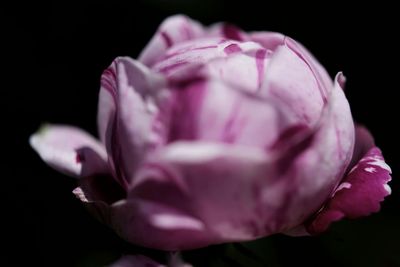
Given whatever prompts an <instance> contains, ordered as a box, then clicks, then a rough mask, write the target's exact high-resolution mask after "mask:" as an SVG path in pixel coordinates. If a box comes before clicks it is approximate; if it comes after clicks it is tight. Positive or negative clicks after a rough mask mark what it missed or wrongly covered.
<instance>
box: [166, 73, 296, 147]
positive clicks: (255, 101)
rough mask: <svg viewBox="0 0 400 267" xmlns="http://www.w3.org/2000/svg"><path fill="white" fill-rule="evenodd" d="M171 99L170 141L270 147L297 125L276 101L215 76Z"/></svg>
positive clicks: (191, 84)
mask: <svg viewBox="0 0 400 267" xmlns="http://www.w3.org/2000/svg"><path fill="white" fill-rule="evenodd" d="M172 100H173V102H172V103H171V104H170V106H169V109H170V110H169V113H170V115H169V117H171V118H173V119H172V120H171V121H172V122H171V123H170V124H169V125H170V129H169V138H168V141H169V142H173V141H178V140H198V141H199V140H201V141H210V142H211V141H212V142H223V143H231V144H237V145H248V146H254V147H261V148H265V149H267V148H268V147H269V146H271V145H272V144H273V143H274V142H275V141H276V140H277V138H278V137H279V135H280V133H282V132H283V130H285V129H287V128H288V127H290V126H292V125H294V124H297V121H296V120H295V118H293V117H290V116H288V115H287V114H286V113H288V112H286V110H284V109H283V108H281V107H279V106H277V105H276V104H275V103H273V102H271V101H268V100H265V99H260V98H258V97H256V96H254V95H250V94H247V93H246V92H244V91H242V90H235V88H232V87H231V86H229V85H227V84H225V83H222V82H220V81H218V80H213V79H211V80H208V81H204V80H199V81H196V82H192V83H190V84H189V85H188V86H187V87H185V88H181V89H180V90H176V91H175V92H174V97H173V98H172ZM166 113H167V112H166ZM267 125H268V126H267Z"/></svg>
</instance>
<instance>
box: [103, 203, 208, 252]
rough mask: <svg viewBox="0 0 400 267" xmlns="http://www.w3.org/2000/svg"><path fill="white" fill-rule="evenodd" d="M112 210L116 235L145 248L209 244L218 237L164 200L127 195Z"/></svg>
mask: <svg viewBox="0 0 400 267" xmlns="http://www.w3.org/2000/svg"><path fill="white" fill-rule="evenodd" d="M110 211H111V215H110V218H111V225H112V227H113V228H114V230H115V231H116V232H117V234H119V235H120V236H121V237H122V238H124V239H125V240H127V241H129V242H132V243H134V244H140V245H141V246H144V247H149V248H153V249H162V250H170V251H176V250H181V249H190V248H195V247H202V246H206V245H208V244H210V243H212V241H213V240H214V239H215V236H214V235H213V234H212V233H210V232H209V231H208V229H206V228H205V226H204V224H203V223H202V222H201V221H200V220H198V218H196V217H193V216H192V215H191V214H189V213H187V212H185V211H183V210H180V209H177V208H172V207H170V206H167V205H165V204H164V203H162V201H159V202H158V203H157V202H154V201H151V200H143V199H137V198H131V199H129V198H128V199H127V200H122V201H120V202H117V203H115V204H113V205H112V207H111V209H110Z"/></svg>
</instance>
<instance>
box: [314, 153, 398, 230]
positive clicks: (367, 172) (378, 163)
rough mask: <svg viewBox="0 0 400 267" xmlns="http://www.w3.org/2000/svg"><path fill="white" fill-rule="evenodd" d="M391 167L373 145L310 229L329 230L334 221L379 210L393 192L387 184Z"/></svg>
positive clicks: (353, 217)
mask: <svg viewBox="0 0 400 267" xmlns="http://www.w3.org/2000/svg"><path fill="white" fill-rule="evenodd" d="M390 174H391V169H390V167H389V166H388V165H387V164H386V163H385V161H384V158H383V156H382V153H381V151H380V150H379V148H377V147H373V148H371V149H370V150H369V151H368V152H367V153H366V154H365V155H364V157H363V158H362V159H361V160H360V161H359V162H358V163H357V165H356V166H354V167H353V169H352V170H351V171H350V172H349V173H348V174H347V176H346V177H345V178H344V179H343V180H342V182H341V184H340V185H339V186H338V187H337V189H336V190H335V192H334V194H333V195H332V196H331V198H330V199H329V200H328V202H327V203H326V205H325V206H324V207H323V208H322V209H321V210H320V211H319V212H318V213H317V215H316V216H315V218H313V220H312V221H311V222H310V223H309V225H308V229H307V230H308V231H309V232H310V233H311V234H317V233H321V232H323V231H325V230H326V229H327V228H328V227H329V225H330V224H331V223H332V222H335V221H338V220H341V219H343V218H349V219H355V218H359V217H363V216H368V215H370V214H371V213H374V212H378V211H379V209H380V202H382V201H383V200H384V198H385V197H386V196H388V195H390V193H391V189H390V187H389V185H388V184H387V183H388V182H389V181H390V180H391V176H390Z"/></svg>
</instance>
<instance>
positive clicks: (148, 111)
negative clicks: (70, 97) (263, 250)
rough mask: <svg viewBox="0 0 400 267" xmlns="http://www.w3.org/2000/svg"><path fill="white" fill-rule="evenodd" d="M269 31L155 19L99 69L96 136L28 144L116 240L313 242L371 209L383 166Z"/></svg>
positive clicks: (160, 243)
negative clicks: (278, 236)
mask: <svg viewBox="0 0 400 267" xmlns="http://www.w3.org/2000/svg"><path fill="white" fill-rule="evenodd" d="M344 82H345V78H344V76H343V75H342V74H340V73H339V74H338V75H337V76H336V78H335V80H334V81H333V82H332V80H331V78H330V77H329V75H328V74H327V72H326V71H325V69H324V68H323V67H322V66H321V65H320V64H319V63H318V62H317V60H316V59H315V58H314V57H313V56H312V55H311V54H310V53H309V52H308V51H307V50H306V49H305V48H304V47H303V46H302V45H301V44H299V43H297V42H296V41H294V40H292V39H290V38H288V37H285V36H283V35H281V34H279V33H271V32H252V33H245V32H243V31H241V30H240V29H237V28H236V27H234V26H231V25H227V24H216V25H212V26H211V27H204V26H202V25H200V24H199V23H197V22H195V21H192V20H190V19H189V18H187V17H185V16H173V17H170V18H168V19H166V20H165V21H164V22H163V23H162V24H161V26H160V28H159V29H158V31H157V32H156V34H155V36H154V37H153V38H152V39H151V41H150V43H149V44H148V45H147V47H146V48H145V49H144V50H143V52H142V53H141V55H140V56H139V59H138V60H134V59H131V58H128V57H121V58H117V59H115V60H114V62H113V63H112V64H111V65H110V67H109V68H108V69H106V70H105V71H104V73H103V76H102V79H101V89H100V97H99V110H98V126H99V139H100V140H99V141H98V140H96V139H95V138H93V137H91V136H90V135H89V134H87V133H85V132H84V131H82V130H80V129H77V128H74V127H70V126H61V125H50V126H47V127H45V128H43V129H42V130H40V131H39V132H38V133H36V134H34V135H33V136H32V137H31V139H30V143H31V145H32V147H33V148H34V149H35V150H36V151H37V152H38V153H39V155H40V156H41V157H42V159H43V160H44V161H46V162H47V163H48V164H49V165H50V166H52V167H54V168H55V169H57V170H59V171H62V172H64V173H66V174H69V175H71V176H75V177H78V178H79V183H80V186H79V187H78V188H76V189H75V190H74V194H75V195H76V196H77V197H78V198H79V199H80V200H81V201H82V202H83V203H84V205H86V206H87V207H88V209H89V210H90V211H91V212H92V213H93V214H95V215H96V216H97V217H98V218H99V219H100V220H101V221H103V222H104V223H106V224H108V225H109V226H110V227H112V228H113V229H114V230H115V231H116V232H117V233H118V234H119V235H120V236H121V237H123V238H124V239H126V240H128V241H130V242H132V243H135V244H139V245H142V246H146V247H151V248H157V249H165V250H180V249H190V248H196V247H201V246H206V245H209V244H216V243H222V242H230V241H244V240H252V239H256V238H259V237H264V236H268V235H271V234H274V233H287V234H291V235H301V234H307V233H311V234H315V233H319V232H321V231H324V230H325V229H326V228H327V227H328V226H329V224H330V223H331V222H333V221H336V220H339V219H342V218H345V217H347V218H357V217H360V216H365V215H369V214H370V213H372V212H376V211H378V210H379V207H380V204H379V203H380V201H382V200H383V198H384V197H385V196H387V195H389V194H390V188H389V186H388V185H387V182H388V181H389V180H390V168H389V166H388V165H386V164H385V162H384V159H383V157H382V154H381V151H380V150H379V149H378V148H376V147H375V145H374V142H373V139H372V137H371V135H370V134H369V133H368V132H367V130H366V129H364V128H362V127H359V126H356V127H355V126H354V123H353V119H352V116H351V112H350V108H349V104H348V102H347V99H346V97H345V95H344V92H343V89H342V88H343V86H344Z"/></svg>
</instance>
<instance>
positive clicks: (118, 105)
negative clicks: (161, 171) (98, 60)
mask: <svg viewBox="0 0 400 267" xmlns="http://www.w3.org/2000/svg"><path fill="white" fill-rule="evenodd" d="M101 85H102V86H101V89H100V99H99V113H98V114H99V115H98V121H99V122H98V124H99V132H100V136H101V137H102V139H103V140H104V142H105V145H106V148H107V151H108V153H109V155H110V156H111V159H112V161H111V165H112V166H113V170H114V176H115V177H116V178H117V179H118V181H119V182H120V183H121V185H123V186H126V185H127V183H128V181H130V179H131V177H132V174H133V173H134V171H135V169H136V166H137V165H138V164H140V161H141V160H142V158H143V157H145V156H146V152H148V151H150V150H151V149H154V148H155V147H156V146H157V145H159V144H160V143H162V142H163V140H162V138H161V136H162V129H160V128H157V127H160V125H159V124H157V123H155V121H156V119H155V114H156V113H157V109H158V106H157V105H158V103H157V101H158V99H157V97H158V96H159V95H160V91H161V88H162V87H163V86H164V79H163V78H162V77H161V76H159V75H157V74H154V73H152V72H151V71H150V70H148V69H147V67H145V66H144V65H142V64H141V63H139V62H137V61H134V60H132V59H130V58H117V59H116V60H115V61H114V62H113V63H112V64H111V66H110V67H109V68H108V69H107V70H105V71H104V73H103V76H102V83H101Z"/></svg>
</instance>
